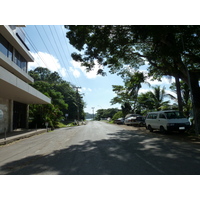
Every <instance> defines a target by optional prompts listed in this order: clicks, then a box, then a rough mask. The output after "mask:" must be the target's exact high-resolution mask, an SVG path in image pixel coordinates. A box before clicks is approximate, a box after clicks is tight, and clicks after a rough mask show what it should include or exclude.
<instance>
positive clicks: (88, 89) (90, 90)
mask: <svg viewBox="0 0 200 200" xmlns="http://www.w3.org/2000/svg"><path fill="white" fill-rule="evenodd" d="M80 92H92V89H90V88H86V87H82V88H81V89H80Z"/></svg>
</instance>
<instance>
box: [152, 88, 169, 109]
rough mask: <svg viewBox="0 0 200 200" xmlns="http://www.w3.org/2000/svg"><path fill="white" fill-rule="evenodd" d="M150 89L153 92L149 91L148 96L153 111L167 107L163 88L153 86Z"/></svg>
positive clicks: (167, 103)
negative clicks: (151, 102)
mask: <svg viewBox="0 0 200 200" xmlns="http://www.w3.org/2000/svg"><path fill="white" fill-rule="evenodd" d="M152 88H153V92H152V91H150V92H149V95H150V98H151V100H152V101H153V105H154V109H156V110H161V109H163V108H164V107H168V106H169V101H164V98H165V97H168V96H169V95H168V94H166V92H165V87H163V88H162V89H161V87H160V86H155V87H152Z"/></svg>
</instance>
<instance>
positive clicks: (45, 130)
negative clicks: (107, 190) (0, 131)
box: [0, 129, 47, 145]
mask: <svg viewBox="0 0 200 200" xmlns="http://www.w3.org/2000/svg"><path fill="white" fill-rule="evenodd" d="M46 132H47V129H40V130H37V131H31V132H27V133H23V134H19V135H15V136H12V137H10V138H9V137H8V138H7V139H6V140H5V139H1V140H0V145H6V144H10V143H12V142H15V141H17V140H21V139H24V138H29V137H31V136H34V135H39V134H41V133H46Z"/></svg>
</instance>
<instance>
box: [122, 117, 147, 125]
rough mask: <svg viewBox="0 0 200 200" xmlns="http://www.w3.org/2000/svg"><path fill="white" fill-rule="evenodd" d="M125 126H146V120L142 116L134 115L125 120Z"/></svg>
mask: <svg viewBox="0 0 200 200" xmlns="http://www.w3.org/2000/svg"><path fill="white" fill-rule="evenodd" d="M124 124H126V125H137V126H145V118H144V117H143V116H141V115H134V116H131V117H128V118H125V120H124Z"/></svg>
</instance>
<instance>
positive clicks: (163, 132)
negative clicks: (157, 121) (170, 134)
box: [160, 126, 167, 134]
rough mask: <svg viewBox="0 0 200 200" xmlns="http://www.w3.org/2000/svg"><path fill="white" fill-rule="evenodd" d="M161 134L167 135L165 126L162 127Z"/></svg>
mask: <svg viewBox="0 0 200 200" xmlns="http://www.w3.org/2000/svg"><path fill="white" fill-rule="evenodd" d="M160 132H161V133H162V134H166V133H167V131H166V130H165V128H164V127H163V126H161V127H160Z"/></svg>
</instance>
